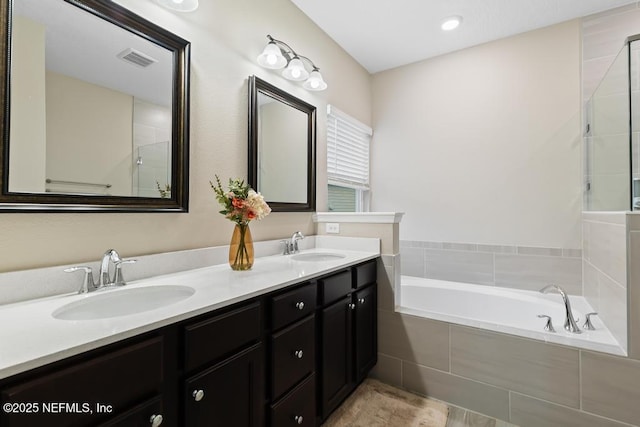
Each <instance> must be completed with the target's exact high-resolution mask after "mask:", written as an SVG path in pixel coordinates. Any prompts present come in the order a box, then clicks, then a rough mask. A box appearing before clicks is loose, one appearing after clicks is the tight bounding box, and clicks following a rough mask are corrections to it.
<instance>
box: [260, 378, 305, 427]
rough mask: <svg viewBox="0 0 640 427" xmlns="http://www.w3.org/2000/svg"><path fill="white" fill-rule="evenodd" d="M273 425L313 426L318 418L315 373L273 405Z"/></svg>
mask: <svg viewBox="0 0 640 427" xmlns="http://www.w3.org/2000/svg"><path fill="white" fill-rule="evenodd" d="M270 418H271V426H273V427H287V426H291V427H293V426H300V425H302V426H313V425H315V420H316V382H315V375H311V376H309V377H308V378H307V379H305V380H304V381H303V382H302V383H301V384H300V385H298V386H297V387H296V388H294V389H293V390H292V391H290V392H289V393H287V394H286V395H285V396H284V397H283V398H282V399H280V400H279V401H278V402H277V403H276V404H274V405H271V417H270Z"/></svg>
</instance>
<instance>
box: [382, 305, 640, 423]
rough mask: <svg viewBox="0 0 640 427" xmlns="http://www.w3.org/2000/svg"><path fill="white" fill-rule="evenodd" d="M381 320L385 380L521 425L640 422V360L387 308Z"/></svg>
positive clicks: (383, 378) (383, 374)
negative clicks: (639, 385) (639, 399)
mask: <svg viewBox="0 0 640 427" xmlns="http://www.w3.org/2000/svg"><path fill="white" fill-rule="evenodd" d="M380 304H381V305H382V304H384V302H383V301H380ZM378 323H379V329H378V345H379V354H378V365H377V366H376V368H375V369H374V373H373V376H374V377H376V378H378V379H380V380H381V381H384V382H387V383H389V384H392V385H396V386H399V387H402V388H405V389H407V390H410V391H413V392H417V393H419V394H423V395H426V396H430V397H433V398H436V399H440V400H443V401H446V402H450V403H452V404H454V405H457V406H461V407H464V408H467V409H470V410H472V411H476V412H479V413H483V414H486V415H489V416H492V417H495V418H498V419H501V420H505V421H509V422H511V423H513V424H516V425H518V426H521V427H542V426H544V427H623V426H638V425H640V424H639V423H640V405H638V384H640V361H638V360H632V359H628V358H624V357H620V356H612V355H605V354H602V353H597V352H592V351H588V350H579V349H575V348H570V347H565V346H562V345H556V344H549V343H544V342H541V341H537V340H531V339H527V338H520V337H515V336H512V335H507V334H502V333H497V332H492V331H485V330H480V329H476V328H470V327H466V326H460V325H455V324H451V323H447V322H440V321H436V320H430V319H426V318H423V317H416V316H412V315H408V314H402V313H395V312H393V311H389V310H384V309H379V311H378Z"/></svg>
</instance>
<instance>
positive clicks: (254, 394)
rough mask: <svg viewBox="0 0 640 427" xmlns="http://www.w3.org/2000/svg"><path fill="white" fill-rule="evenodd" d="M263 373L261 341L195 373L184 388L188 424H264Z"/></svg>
mask: <svg viewBox="0 0 640 427" xmlns="http://www.w3.org/2000/svg"><path fill="white" fill-rule="evenodd" d="M263 375H264V374H263V369H262V346H261V345H260V344H257V345H255V346H253V347H250V348H249V349H247V350H245V351H243V352H241V353H239V354H237V355H235V356H232V357H230V358H229V359H227V360H225V361H223V362H221V363H219V364H218V365H215V366H213V367H212V368H210V369H207V370H206V371H204V372H202V373H201V374H198V375H196V376H194V377H191V378H190V379H188V380H187V381H186V384H185V389H184V393H185V395H184V401H185V405H184V408H185V423H184V425H185V426H189V427H199V426H202V427H214V426H224V427H257V426H261V425H262V423H263V412H264V382H263V380H262V378H263Z"/></svg>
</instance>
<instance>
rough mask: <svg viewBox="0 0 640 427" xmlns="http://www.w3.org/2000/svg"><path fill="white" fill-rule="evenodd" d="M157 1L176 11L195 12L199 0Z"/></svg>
mask: <svg viewBox="0 0 640 427" xmlns="http://www.w3.org/2000/svg"><path fill="white" fill-rule="evenodd" d="M156 3H158V4H159V5H160V6H163V7H166V8H167V9H169V10H173V11H176V12H193V11H194V10H196V9H197V8H198V0H156Z"/></svg>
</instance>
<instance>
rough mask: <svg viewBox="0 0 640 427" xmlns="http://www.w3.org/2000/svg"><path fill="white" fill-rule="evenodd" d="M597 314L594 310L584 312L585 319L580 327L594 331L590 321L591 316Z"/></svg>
mask: <svg viewBox="0 0 640 427" xmlns="http://www.w3.org/2000/svg"><path fill="white" fill-rule="evenodd" d="M597 315H598V313H596V312H595V311H594V312H591V313H587V314H585V318H586V320H585V321H584V325H582V327H583V328H584V329H586V330H588V331H595V330H596V328H595V327H594V326H593V323H591V316H597Z"/></svg>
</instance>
